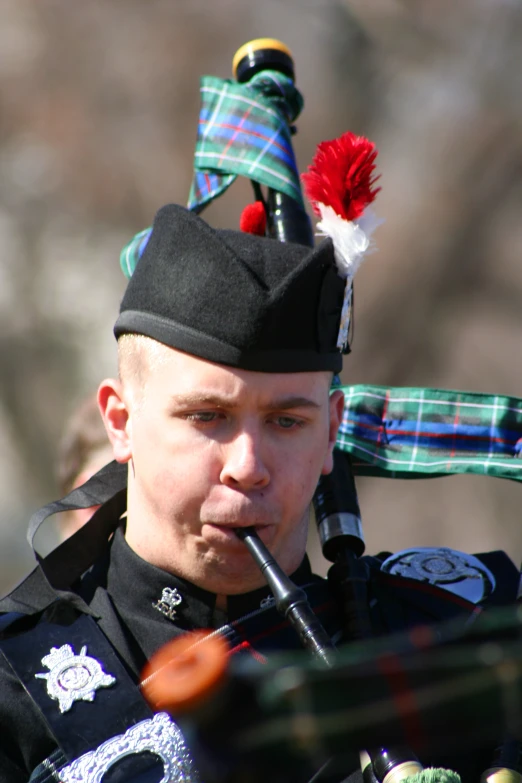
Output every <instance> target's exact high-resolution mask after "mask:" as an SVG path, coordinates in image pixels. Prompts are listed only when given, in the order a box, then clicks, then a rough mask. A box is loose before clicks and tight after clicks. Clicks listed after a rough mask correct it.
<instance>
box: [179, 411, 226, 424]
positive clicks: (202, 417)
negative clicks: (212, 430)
mask: <svg viewBox="0 0 522 783" xmlns="http://www.w3.org/2000/svg"><path fill="white" fill-rule="evenodd" d="M219 416H220V414H219V413H217V412H216V411H199V412H198V413H189V414H188V416H187V419H189V421H195V422H199V423H200V424H210V423H211V422H213V421H216V419H217V418H218V417H219Z"/></svg>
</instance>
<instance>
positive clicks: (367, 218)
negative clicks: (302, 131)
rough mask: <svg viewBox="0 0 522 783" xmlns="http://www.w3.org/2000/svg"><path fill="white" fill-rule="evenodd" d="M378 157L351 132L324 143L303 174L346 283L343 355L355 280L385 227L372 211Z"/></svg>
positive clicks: (321, 230) (340, 344)
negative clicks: (376, 233) (375, 235)
mask: <svg viewBox="0 0 522 783" xmlns="http://www.w3.org/2000/svg"><path fill="white" fill-rule="evenodd" d="M376 157H377V150H376V148H375V144H373V143H372V142H371V141H368V139H365V138H364V137H363V136H356V135H355V134H353V133H350V132H348V133H344V134H343V135H342V136H340V137H339V138H338V139H334V140H333V141H323V142H321V144H319V145H318V146H317V151H316V154H315V157H314V159H313V161H312V163H311V165H310V166H309V167H308V171H307V172H306V173H305V174H303V175H302V180H303V184H304V189H305V193H306V195H307V197H308V200H309V201H310V203H311V205H312V208H313V210H314V212H315V214H316V215H318V216H319V217H320V218H321V220H320V221H319V222H318V224H317V229H318V233H319V234H320V235H322V236H329V237H330V238H331V239H332V242H333V246H334V254H335V262H336V264H337V269H338V271H339V274H340V276H341V277H344V278H346V289H345V296H344V303H343V312H342V315H341V328H340V330H339V340H338V347H339V348H341V350H344V348H345V347H346V344H347V340H348V329H349V325H350V314H351V301H352V282H353V278H354V276H355V273H356V272H357V270H358V269H359V266H360V265H361V262H362V260H363V258H364V256H365V254H366V253H367V252H368V251H371V250H372V249H373V243H372V234H373V232H374V230H375V229H376V228H377V226H379V225H380V224H381V223H382V222H383V221H382V220H380V219H379V218H377V216H376V215H375V214H374V213H373V212H372V210H369V209H367V207H368V205H369V204H371V203H372V201H373V200H374V199H375V197H376V195H377V193H378V192H379V190H380V188H377V187H375V182H376V181H377V179H378V177H377V176H375V173H374V172H375V158H376Z"/></svg>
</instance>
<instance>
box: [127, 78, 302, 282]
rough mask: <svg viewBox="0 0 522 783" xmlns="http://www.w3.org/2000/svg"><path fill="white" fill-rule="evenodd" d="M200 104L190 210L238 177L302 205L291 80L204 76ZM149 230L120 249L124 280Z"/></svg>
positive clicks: (297, 105)
mask: <svg viewBox="0 0 522 783" xmlns="http://www.w3.org/2000/svg"><path fill="white" fill-rule="evenodd" d="M201 101H202V106H201V112H200V115H199V126H198V136H197V141H196V151H195V153H194V180H193V182H192V188H191V192H190V196H189V203H188V207H189V209H193V210H195V211H197V212H200V211H201V210H202V209H203V207H205V206H206V205H207V204H208V203H209V202H210V201H212V200H213V199H215V198H217V197H218V196H221V195H222V194H223V193H224V192H225V191H226V189H227V188H228V187H229V186H230V185H231V184H232V183H233V182H234V180H235V179H236V177H237V176H238V175H240V176H244V177H248V179H251V180H253V181H255V182H259V183H260V184H261V185H266V186H267V187H269V188H274V189H275V190H278V191H280V192H282V193H285V194H286V195H287V196H290V197H291V198H293V199H295V201H297V202H298V203H299V204H300V205H301V206H303V196H302V193H301V185H300V183H299V171H298V169H297V163H296V160H295V156H294V152H293V148H292V144H291V141H290V134H291V129H290V123H292V122H294V120H295V119H297V117H298V116H299V114H300V112H301V109H302V108H303V98H302V96H301V93H300V92H299V90H298V89H297V88H296V87H295V85H294V83H293V81H292V80H291V79H290V78H288V77H287V76H285V75H284V74H282V73H277V72H276V71H261V72H260V73H258V74H256V76H254V77H253V79H251V80H250V81H249V82H248V84H238V83H237V82H234V81H231V80H227V79H219V78H217V77H215V76H203V78H202V79H201ZM151 230H152V229H151V228H150V227H149V228H146V229H144V230H143V231H140V232H139V234H136V236H134V237H133V238H132V239H131V241H130V242H129V243H128V244H127V245H125V247H124V248H123V250H122V251H121V254H120V266H121V268H122V270H123V274H124V275H125V277H126V278H127V279H130V277H131V275H132V273H133V272H134V269H135V268H136V264H137V263H138V261H139V259H140V257H141V254H142V253H143V251H144V249H145V246H146V244H147V242H148V240H149V237H150V232H151Z"/></svg>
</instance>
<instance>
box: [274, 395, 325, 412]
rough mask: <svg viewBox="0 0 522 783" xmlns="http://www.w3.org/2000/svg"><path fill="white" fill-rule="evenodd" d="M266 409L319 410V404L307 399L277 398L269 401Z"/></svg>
mask: <svg viewBox="0 0 522 783" xmlns="http://www.w3.org/2000/svg"><path fill="white" fill-rule="evenodd" d="M267 407H268V408H273V409H275V410H290V408H320V407H321V406H320V404H319V403H318V402H316V401H315V400H311V399H310V398H309V397H279V398H277V399H275V400H271V401H270V403H269V404H268V405H267Z"/></svg>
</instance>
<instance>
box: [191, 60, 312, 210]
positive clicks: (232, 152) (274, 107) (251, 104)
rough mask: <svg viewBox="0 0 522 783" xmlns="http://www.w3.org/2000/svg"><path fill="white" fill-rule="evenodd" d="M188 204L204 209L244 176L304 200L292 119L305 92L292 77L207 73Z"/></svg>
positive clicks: (264, 72) (298, 111)
mask: <svg viewBox="0 0 522 783" xmlns="http://www.w3.org/2000/svg"><path fill="white" fill-rule="evenodd" d="M200 91H201V111H200V115H199V124H198V135H197V140H196V150H195V154H194V180H193V183H192V189H191V192H190V197H189V203H188V206H189V209H197V210H200V209H201V208H202V207H204V206H205V205H206V204H207V203H208V202H209V201H212V199H214V198H216V197H217V196H220V195H221V194H222V193H224V192H225V190H226V189H227V188H228V187H229V186H230V185H231V184H232V182H234V180H235V179H236V177H237V176H238V175H239V176H243V177H247V178H248V179H250V180H254V181H255V182H259V184H261V185H266V186H267V187H269V188H274V189H275V190H278V191H281V192H282V193H285V194H286V195H287V196H290V198H293V199H295V201H297V202H298V203H299V204H300V205H301V206H303V197H302V194H301V186H300V183H299V172H298V169H297V164H296V160H295V156H294V152H293V149H292V144H291V140H290V134H291V130H290V124H291V123H292V122H294V120H295V119H296V118H297V117H298V116H299V113H300V111H301V109H302V107H303V98H302V96H301V93H300V92H299V90H298V89H297V88H296V87H295V85H294V83H293V81H292V79H290V78H289V77H288V76H285V75H284V74H282V73H278V72H276V71H271V70H265V71H261V72H260V73H258V74H256V75H255V76H254V77H253V78H252V79H251V80H250V81H249V82H247V83H246V84H238V83H237V82H234V81H232V80H230V79H219V78H218V77H216V76H203V77H202V79H201V87H200Z"/></svg>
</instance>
